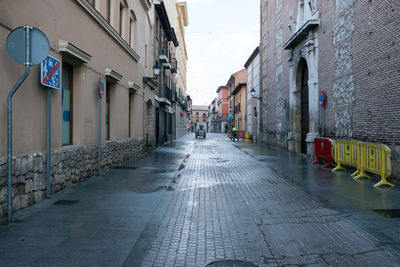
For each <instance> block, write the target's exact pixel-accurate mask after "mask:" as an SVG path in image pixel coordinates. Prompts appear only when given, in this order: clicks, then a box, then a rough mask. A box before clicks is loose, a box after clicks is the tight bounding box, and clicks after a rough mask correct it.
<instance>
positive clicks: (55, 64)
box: [40, 56, 61, 90]
mask: <svg viewBox="0 0 400 267" xmlns="http://www.w3.org/2000/svg"><path fill="white" fill-rule="evenodd" d="M40 83H41V84H43V85H44V86H47V87H51V88H54V89H58V90H61V61H60V60H58V59H56V58H54V57H51V56H47V58H46V59H45V60H44V61H43V62H42V64H40Z"/></svg>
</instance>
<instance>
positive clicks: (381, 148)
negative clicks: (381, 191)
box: [354, 143, 394, 187]
mask: <svg viewBox="0 0 400 267" xmlns="http://www.w3.org/2000/svg"><path fill="white" fill-rule="evenodd" d="M390 153H391V150H390V148H388V147H387V146H385V145H382V144H371V143H361V144H360V162H359V164H360V166H359V170H360V172H359V174H358V175H357V176H356V177H355V178H354V179H358V178H361V177H367V178H371V177H370V176H368V175H367V174H366V173H365V171H367V172H371V173H375V174H377V175H380V176H381V181H380V182H379V183H376V184H375V185H374V187H378V186H381V185H384V184H385V185H389V186H394V185H393V184H392V183H389V182H388V181H387V178H388V177H389V176H390V174H391V167H390Z"/></svg>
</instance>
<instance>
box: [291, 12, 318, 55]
mask: <svg viewBox="0 0 400 267" xmlns="http://www.w3.org/2000/svg"><path fill="white" fill-rule="evenodd" d="M318 25H319V20H318V19H312V20H308V21H307V22H306V23H304V25H303V26H302V27H301V28H300V29H299V30H298V31H297V32H295V33H294V34H293V35H292V37H290V39H289V40H288V41H287V42H286V43H285V44H284V45H283V49H293V48H294V47H295V46H296V45H297V44H298V43H299V42H300V41H301V40H303V39H304V38H305V37H306V36H307V35H308V32H309V31H311V30H312V29H314V28H316V27H318Z"/></svg>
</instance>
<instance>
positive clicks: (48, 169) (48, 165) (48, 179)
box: [46, 88, 51, 198]
mask: <svg viewBox="0 0 400 267" xmlns="http://www.w3.org/2000/svg"><path fill="white" fill-rule="evenodd" d="M46 160H47V163H46V198H50V194H51V89H50V88H48V89H47V156H46Z"/></svg>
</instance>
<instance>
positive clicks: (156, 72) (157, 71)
mask: <svg viewBox="0 0 400 267" xmlns="http://www.w3.org/2000/svg"><path fill="white" fill-rule="evenodd" d="M160 70H161V68H160V65H158V64H157V63H156V64H155V65H154V66H153V75H154V77H147V76H144V77H143V82H144V83H147V82H150V81H151V82H153V83H154V82H156V81H157V77H158V75H159V74H160Z"/></svg>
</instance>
